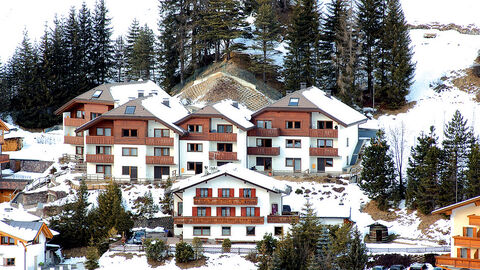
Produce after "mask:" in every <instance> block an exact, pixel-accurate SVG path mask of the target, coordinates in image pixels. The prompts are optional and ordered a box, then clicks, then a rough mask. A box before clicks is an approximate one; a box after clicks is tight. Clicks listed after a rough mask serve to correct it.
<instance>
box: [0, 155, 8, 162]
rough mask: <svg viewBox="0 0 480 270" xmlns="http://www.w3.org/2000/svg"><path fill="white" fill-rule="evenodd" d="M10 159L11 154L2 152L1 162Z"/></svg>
mask: <svg viewBox="0 0 480 270" xmlns="http://www.w3.org/2000/svg"><path fill="white" fill-rule="evenodd" d="M9 161H10V156H9V155H7V154H0V163H7V162H9Z"/></svg>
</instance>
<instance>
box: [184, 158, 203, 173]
mask: <svg viewBox="0 0 480 270" xmlns="http://www.w3.org/2000/svg"><path fill="white" fill-rule="evenodd" d="M187 170H189V171H195V174H199V173H202V172H203V166H202V162H192V161H188V162H187Z"/></svg>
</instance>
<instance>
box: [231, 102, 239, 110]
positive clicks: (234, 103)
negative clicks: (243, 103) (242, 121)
mask: <svg viewBox="0 0 480 270" xmlns="http://www.w3.org/2000/svg"><path fill="white" fill-rule="evenodd" d="M232 106H233V107H235V108H237V109H238V101H234V102H232Z"/></svg>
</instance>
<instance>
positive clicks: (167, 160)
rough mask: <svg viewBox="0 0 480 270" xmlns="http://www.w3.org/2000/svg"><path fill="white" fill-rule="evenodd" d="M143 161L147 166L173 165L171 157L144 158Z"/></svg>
mask: <svg viewBox="0 0 480 270" xmlns="http://www.w3.org/2000/svg"><path fill="white" fill-rule="evenodd" d="M145 160H146V163H147V164H159V165H175V163H173V157H171V156H146V157H145Z"/></svg>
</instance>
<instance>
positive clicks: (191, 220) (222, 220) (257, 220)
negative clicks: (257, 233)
mask: <svg viewBox="0 0 480 270" xmlns="http://www.w3.org/2000/svg"><path fill="white" fill-rule="evenodd" d="M173 223H174V224H264V223H265V217H237V216H235V217H217V216H215V217H173Z"/></svg>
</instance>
